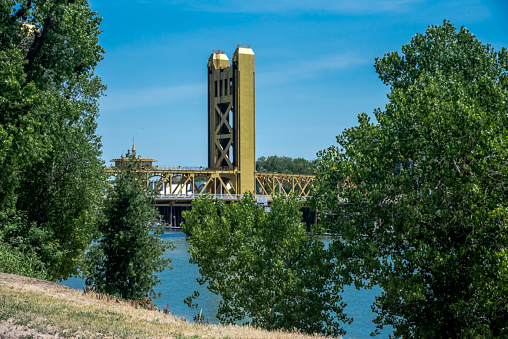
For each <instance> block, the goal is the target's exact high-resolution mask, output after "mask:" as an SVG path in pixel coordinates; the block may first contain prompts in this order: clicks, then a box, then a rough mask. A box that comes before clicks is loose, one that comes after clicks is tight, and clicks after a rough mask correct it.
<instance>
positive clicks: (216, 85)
mask: <svg viewBox="0 0 508 339" xmlns="http://www.w3.org/2000/svg"><path fill="white" fill-rule="evenodd" d="M207 67H208V168H210V169H212V170H223V171H234V172H236V178H233V177H231V181H236V192H237V193H238V194H243V193H245V192H247V191H250V192H253V193H254V192H255V191H256V178H255V172H256V126H255V125H256V124H255V89H254V74H255V70H254V52H253V51H252V49H251V48H250V46H249V45H238V47H237V48H236V51H235V53H234V54H233V61H232V63H231V64H230V63H229V59H228V57H227V56H226V54H225V53H224V52H223V51H220V50H216V51H213V53H212V55H210V58H209V59H208V64H207ZM235 179H236V180H235ZM216 193H218V192H216Z"/></svg>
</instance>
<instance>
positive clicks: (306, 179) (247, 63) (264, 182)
mask: <svg viewBox="0 0 508 339" xmlns="http://www.w3.org/2000/svg"><path fill="white" fill-rule="evenodd" d="M254 61H255V60H254V52H253V51H252V49H251V48H250V46H248V45H238V46H237V48H236V50H235V52H234V54H233V59H232V63H231V64H230V62H229V59H228V57H227V56H226V54H225V53H224V52H223V51H220V50H216V51H213V53H212V54H211V55H210V57H209V59H208V63H207V67H208V168H206V169H203V168H183V167H171V168H170V167H159V166H152V163H153V162H155V161H157V160H155V159H148V158H146V159H145V158H140V160H145V161H141V163H140V165H141V166H140V167H136V171H137V172H138V173H139V175H140V177H141V178H143V180H145V182H146V185H147V187H151V188H152V189H154V190H157V191H159V192H160V195H159V197H158V198H157V201H158V202H157V204H163V203H164V201H166V202H168V201H169V202H171V203H174V202H185V201H189V200H192V199H194V198H195V197H197V196H199V195H202V194H210V195H212V197H214V198H216V199H225V200H229V201H233V200H236V199H238V197H240V196H241V195H242V194H244V193H246V192H252V193H253V194H255V195H262V196H268V199H269V200H271V196H272V195H274V194H284V195H288V194H297V195H299V196H301V197H308V196H309V192H310V189H311V187H312V184H313V180H314V176H312V175H299V174H280V173H257V172H256V127H255V125H256V121H255V101H256V100H255V83H254V75H255V68H254ZM132 152H133V153H135V148H134V144H133V149H132ZM116 160H118V161H116ZM125 160H126V159H113V160H112V161H113V162H114V163H115V165H117V166H119V164H121V163H122V162H123V161H125ZM108 173H109V174H110V175H116V173H117V167H114V166H112V167H110V168H109V169H108Z"/></svg>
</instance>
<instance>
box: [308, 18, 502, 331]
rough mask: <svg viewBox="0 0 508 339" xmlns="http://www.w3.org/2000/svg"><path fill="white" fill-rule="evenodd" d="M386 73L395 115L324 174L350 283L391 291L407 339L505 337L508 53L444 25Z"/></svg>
mask: <svg viewBox="0 0 508 339" xmlns="http://www.w3.org/2000/svg"><path fill="white" fill-rule="evenodd" d="M375 66H376V70H377V72H378V74H379V76H380V78H381V79H382V80H383V82H384V83H385V84H387V85H390V88H391V92H390V94H389V95H388V98H389V103H388V104H387V105H386V107H385V110H376V111H375V112H374V114H375V117H376V119H377V122H375V123H373V122H371V121H370V118H369V117H368V116H367V115H366V114H364V113H363V114H360V115H359V118H358V120H359V125H358V126H356V127H352V128H349V129H347V130H345V131H344V132H343V133H342V134H341V135H339V136H338V137H337V141H338V144H339V145H340V146H339V147H335V146H332V147H330V148H329V149H327V150H324V151H322V152H321V154H320V156H321V163H320V165H319V167H318V169H317V171H316V175H317V180H316V190H315V192H314V193H313V194H314V196H315V197H316V199H315V204H316V206H317V207H318V209H319V210H320V211H321V213H320V215H321V217H322V222H323V223H325V224H326V225H327V227H329V228H331V229H332V230H333V231H334V232H336V233H337V234H339V235H340V236H341V239H342V241H335V242H334V243H333V244H332V246H331V250H332V251H334V252H335V257H336V258H337V264H338V266H339V267H341V270H340V272H339V273H340V274H341V277H342V278H341V279H343V281H347V279H346V278H344V277H349V278H352V279H353V280H354V281H355V283H356V285H357V286H367V287H369V286H372V285H376V284H379V285H380V286H381V287H382V288H383V291H384V292H383V293H382V294H381V295H380V296H379V297H377V299H376V301H375V304H374V309H375V311H376V312H377V314H378V316H377V318H376V320H375V322H376V323H377V324H378V327H380V328H382V327H383V325H393V326H394V329H395V336H396V337H404V338H414V337H416V338H419V337H427V338H449V337H467V338H470V337H506V336H507V335H508V308H507V305H508V269H507V267H508V251H507V248H508V247H507V246H508V228H507V220H508V199H507V192H508V182H507V178H508V166H507V159H508V157H507V152H508V147H507V146H508V130H507V128H508V115H507V112H508V53H507V50H506V49H505V48H503V49H501V50H500V51H495V50H494V49H493V48H492V47H490V46H489V45H483V44H482V43H481V42H480V41H478V40H477V39H476V38H475V37H474V35H472V34H471V33H470V32H469V31H468V30H467V29H465V28H461V29H460V30H458V31H457V30H456V29H455V28H454V27H453V26H452V25H451V24H450V23H449V22H447V21H445V22H444V23H443V25H442V26H430V27H429V28H428V29H427V31H426V33H425V34H423V35H422V34H416V35H415V36H414V37H413V38H412V40H411V43H410V44H408V45H404V46H402V54H399V53H397V52H393V53H389V54H385V56H384V57H383V58H381V59H376V65H375ZM338 283H340V282H338Z"/></svg>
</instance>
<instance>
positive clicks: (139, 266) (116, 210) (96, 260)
mask: <svg viewBox="0 0 508 339" xmlns="http://www.w3.org/2000/svg"><path fill="white" fill-rule="evenodd" d="M135 162H136V161H135V158H134V157H133V156H131V162H129V163H126V164H124V166H123V167H122V169H120V170H119V172H118V173H117V176H116V178H115V180H114V181H113V182H112V183H111V186H109V187H108V189H107V192H106V200H105V203H104V207H103V209H102V210H101V212H100V220H99V231H100V232H101V235H102V237H101V238H100V239H99V240H98V241H97V243H96V244H95V245H93V246H92V248H91V249H90V251H89V252H88V253H87V262H88V265H87V266H88V268H87V272H86V274H85V275H86V277H85V281H86V284H87V285H93V286H96V287H97V288H98V289H99V290H100V291H102V292H104V293H108V294H112V295H118V296H120V297H122V298H124V299H134V300H141V299H142V298H143V297H145V296H158V294H156V293H155V292H154V290H153V288H154V287H155V286H156V285H158V284H159V283H160V279H159V278H158V277H157V276H156V275H155V273H156V272H162V271H163V270H164V269H165V268H166V267H169V263H170V262H171V261H170V260H169V259H164V258H162V257H161V256H162V255H163V253H164V251H165V250H166V249H168V248H172V244H171V243H168V242H166V241H164V240H162V239H161V238H160V237H159V236H160V235H161V234H162V233H163V230H162V228H161V227H160V226H159V227H153V224H154V222H155V220H156V219H157V217H158V212H157V210H156V209H155V208H154V207H153V196H151V195H150V192H149V191H148V190H147V189H146V188H145V187H144V185H143V180H142V178H141V177H139V176H138V175H137V173H136V163H135Z"/></svg>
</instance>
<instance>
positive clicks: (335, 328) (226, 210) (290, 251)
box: [182, 194, 349, 335]
mask: <svg viewBox="0 0 508 339" xmlns="http://www.w3.org/2000/svg"><path fill="white" fill-rule="evenodd" d="M299 209H300V204H299V202H298V201H297V198H296V197H294V196H292V197H283V196H277V197H274V202H273V204H272V206H271V210H270V212H268V213H265V211H264V209H263V208H262V207H260V206H257V205H256V204H255V202H254V199H253V196H252V195H251V194H246V195H244V197H243V198H242V199H241V200H240V201H238V202H233V203H231V204H230V205H226V204H225V203H224V202H222V201H217V202H215V201H213V200H212V198H211V197H209V196H205V197H200V198H198V199H196V200H194V201H193V208H192V210H191V211H188V212H184V218H185V223H184V224H182V228H183V230H184V231H185V232H187V233H192V236H191V237H190V249H189V252H190V253H191V262H192V263H194V264H197V265H198V266H199V272H200V274H201V277H200V278H199V279H198V282H199V283H200V284H205V283H207V284H208V285H207V286H208V289H209V290H210V291H211V292H212V293H214V294H218V295H220V296H221V302H220V304H219V309H218V314H217V317H218V318H219V319H220V320H221V321H222V322H225V323H234V322H236V321H239V320H242V319H244V318H245V317H248V318H250V319H251V322H252V324H254V325H255V326H260V327H263V328H266V329H286V330H292V329H294V328H297V329H298V330H300V331H302V332H306V333H316V332H320V333H324V334H327V335H338V334H344V333H345V332H344V331H343V330H342V328H341V323H342V322H347V321H349V319H347V318H346V317H345V315H344V314H343V313H342V310H343V307H344V306H345V305H344V304H343V303H342V302H341V297H340V293H339V292H340V291H341V290H340V288H338V285H333V284H331V277H332V276H333V274H334V269H335V267H334V265H333V261H331V260H329V258H328V256H327V251H326V250H325V249H324V244H323V243H322V242H321V241H320V240H319V239H317V238H316V236H315V235H314V234H311V233H307V232H306V230H305V225H303V224H302V222H301V218H302V217H301V213H300V210H299ZM189 304H191V305H192V301H191V300H190V301H189Z"/></svg>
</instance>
